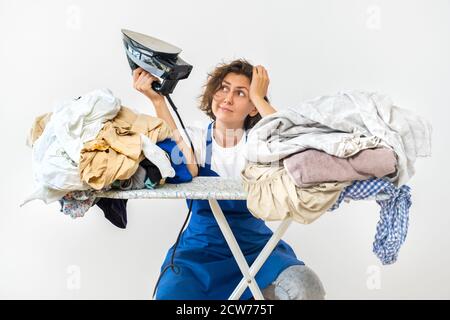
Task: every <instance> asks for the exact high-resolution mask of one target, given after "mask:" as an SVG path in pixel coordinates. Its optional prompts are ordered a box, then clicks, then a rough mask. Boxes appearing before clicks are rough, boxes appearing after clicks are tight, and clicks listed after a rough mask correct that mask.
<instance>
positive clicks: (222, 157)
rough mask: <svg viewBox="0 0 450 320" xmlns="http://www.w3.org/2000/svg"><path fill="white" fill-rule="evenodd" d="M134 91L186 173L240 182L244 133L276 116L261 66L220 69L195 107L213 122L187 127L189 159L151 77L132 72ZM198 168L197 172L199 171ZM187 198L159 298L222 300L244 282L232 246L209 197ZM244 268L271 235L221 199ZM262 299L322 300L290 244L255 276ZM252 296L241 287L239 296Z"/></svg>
mask: <svg viewBox="0 0 450 320" xmlns="http://www.w3.org/2000/svg"><path fill="white" fill-rule="evenodd" d="M133 80H134V88H135V89H137V90H138V91H140V92H141V93H143V94H144V95H145V96H147V97H148V98H149V99H150V100H151V102H152V104H153V106H154V108H155V111H156V115H157V116H158V117H159V118H161V119H164V120H165V121H166V122H167V124H168V125H169V126H170V127H171V128H172V129H173V131H174V139H175V141H176V142H177V145H178V146H179V148H180V149H181V150H182V152H183V154H184V155H185V157H186V159H187V162H188V168H189V171H190V172H191V174H192V176H197V175H198V176H221V177H232V178H239V177H240V172H241V170H242V169H243V168H244V166H245V159H244V157H243V147H244V145H245V142H246V132H247V131H248V130H249V129H251V128H252V127H253V126H254V125H255V124H256V123H257V122H258V121H259V120H260V119H261V117H265V116H267V115H269V114H272V113H274V112H276V110H275V109H274V108H273V107H272V106H271V105H270V103H269V102H268V99H267V97H266V95H267V89H268V85H269V77H268V74H267V71H266V69H265V68H264V67H262V66H256V67H253V66H252V65H251V64H250V63H249V62H247V61H246V60H242V59H240V60H235V61H233V62H231V63H229V64H221V65H219V66H217V67H216V68H215V70H214V71H213V72H212V73H210V74H209V77H208V80H207V83H206V85H205V89H204V92H203V94H202V95H201V99H200V100H201V101H200V109H201V110H202V111H204V112H205V113H206V114H207V115H208V116H209V117H210V118H211V119H212V120H213V122H212V123H210V124H209V125H208V127H207V128H205V130H202V129H200V128H197V129H194V128H188V129H187V132H188V134H189V136H190V137H191V139H192V143H193V146H194V149H195V156H194V153H193V152H192V150H191V148H190V147H189V146H188V145H187V144H186V143H185V141H184V140H183V138H182V137H181V135H180V133H179V132H178V130H177V126H176V124H175V121H174V120H173V118H172V116H171V114H170V111H169V108H168V107H167V104H166V102H165V98H164V97H163V96H161V95H159V94H158V93H157V92H155V91H153V90H152V88H151V84H152V82H153V81H155V80H157V78H155V77H154V76H152V75H151V74H149V73H148V72H146V71H144V70H142V69H140V68H138V69H136V70H135V71H134V72H133ZM197 163H198V164H199V165H200V167H198V166H197ZM191 201H192V217H191V219H190V221H189V224H188V226H187V228H186V229H185V230H184V232H183V233H182V235H181V238H180V241H179V245H178V247H177V248H176V255H175V260H174V264H175V267H173V268H168V266H169V265H170V263H171V256H172V253H173V249H174V247H172V248H170V250H169V252H168V253H167V256H166V259H165V261H164V263H163V266H162V270H163V271H164V274H163V275H162V277H161V279H160V282H159V286H158V291H157V295H156V298H157V299H227V298H228V297H229V296H230V295H231V293H232V291H233V289H234V288H235V287H236V285H237V284H238V283H239V281H240V280H241V279H242V273H241V272H240V270H239V268H238V265H237V263H236V261H235V260H234V257H233V255H232V254H231V251H230V249H229V248H228V245H227V243H226V242H225V239H224V237H223V235H222V233H221V231H220V229H219V227H218V225H217V222H216V221H215V219H214V216H213V214H212V212H211V208H210V206H209V203H208V201H207V200H188V205H189V204H191V203H190V202H191ZM219 204H220V207H221V209H222V211H223V212H224V214H225V216H226V218H227V221H228V223H229V224H230V227H231V229H232V231H233V234H234V235H235V237H236V240H237V241H238V243H239V246H240V248H241V250H242V251H243V253H244V255H245V257H246V259H247V262H248V263H249V265H251V263H252V262H253V261H254V260H255V259H256V257H257V255H258V254H259V253H260V251H261V250H262V248H263V247H264V245H265V244H266V243H267V241H268V240H269V238H270V237H271V236H272V231H271V230H270V229H269V228H268V227H267V226H266V225H265V224H264V222H263V221H262V220H260V219H257V218H255V217H254V216H253V215H252V214H251V213H250V212H249V210H248V209H247V205H246V201H245V200H226V201H219ZM256 281H257V283H258V285H259V286H260V288H264V289H263V295H264V297H265V298H267V299H321V298H323V297H324V290H323V287H322V284H321V283H320V280H319V279H318V277H317V276H316V275H315V274H314V272H313V271H312V270H311V269H309V268H308V267H306V266H305V265H304V263H303V262H301V261H300V260H298V259H297V258H296V256H295V253H294V252H293V250H292V249H291V247H290V246H289V245H288V244H286V243H285V242H284V241H280V242H279V244H278V245H277V247H276V248H275V250H274V251H273V252H272V254H271V255H270V256H269V258H268V259H267V261H266V262H265V264H264V265H263V267H262V268H261V269H260V271H259V272H258V274H257V275H256ZM251 297H252V295H251V292H250V290H249V289H248V288H247V289H246V291H245V292H244V294H243V295H242V297H241V298H242V299H250V298H251Z"/></svg>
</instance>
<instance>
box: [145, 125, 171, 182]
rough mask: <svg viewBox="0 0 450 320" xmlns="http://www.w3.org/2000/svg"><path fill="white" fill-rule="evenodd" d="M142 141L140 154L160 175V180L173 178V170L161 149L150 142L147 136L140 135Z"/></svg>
mask: <svg viewBox="0 0 450 320" xmlns="http://www.w3.org/2000/svg"><path fill="white" fill-rule="evenodd" d="M141 139H142V152H143V153H144V156H145V157H146V158H147V159H148V160H149V161H151V162H152V163H153V164H154V165H155V166H156V167H157V168H158V169H159V172H160V173H161V177H162V178H167V177H169V178H173V177H175V169H174V168H173V167H172V164H171V162H170V157H169V155H168V154H167V152H165V151H164V150H163V149H161V148H160V147H159V146H158V145H157V144H155V143H153V142H152V141H150V139H149V138H147V136H145V135H143V134H141Z"/></svg>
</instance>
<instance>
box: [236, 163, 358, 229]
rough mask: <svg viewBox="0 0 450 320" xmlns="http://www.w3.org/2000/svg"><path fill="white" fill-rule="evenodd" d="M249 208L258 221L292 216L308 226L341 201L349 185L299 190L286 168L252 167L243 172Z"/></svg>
mask: <svg viewBox="0 0 450 320" xmlns="http://www.w3.org/2000/svg"><path fill="white" fill-rule="evenodd" d="M241 177H242V181H243V186H244V190H245V191H246V192H247V193H248V197H247V207H248V209H249V210H250V212H251V213H252V214H253V215H254V216H255V217H257V218H260V219H263V220H266V221H273V220H283V219H285V218H286V217H287V216H291V217H292V218H293V219H294V220H295V221H297V222H300V223H303V224H309V223H311V222H313V221H315V220H316V219H317V218H319V217H320V216H321V215H322V214H324V213H325V212H326V211H327V210H328V209H329V208H330V207H331V206H332V205H333V204H334V203H335V202H336V200H337V199H338V197H339V195H340V194H341V191H342V190H343V189H344V188H345V187H346V186H348V185H349V184H350V183H348V182H330V183H321V184H318V185H315V186H311V187H308V188H299V187H297V186H296V185H295V184H294V182H293V181H292V180H291V178H290V177H289V176H288V174H287V172H286V169H285V168H284V167H283V166H268V165H259V164H249V165H247V166H246V167H245V169H244V170H243V171H242V172H241Z"/></svg>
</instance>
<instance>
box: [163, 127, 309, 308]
mask: <svg viewBox="0 0 450 320" xmlns="http://www.w3.org/2000/svg"><path fill="white" fill-rule="evenodd" d="M211 155H212V123H210V124H209V126H208V133H207V138H206V161H205V167H200V171H199V176H209V177H211V176H212V177H217V176H218V174H217V173H216V172H214V171H213V170H211ZM190 201H193V203H192V216H191V219H190V221H189V224H188V226H187V227H186V229H185V230H184V231H183V233H182V235H181V238H180V242H179V244H178V247H177V249H176V253H175V258H174V264H175V265H176V267H175V268H174V269H172V268H168V269H167V270H166V272H165V273H164V274H163V275H162V277H161V279H160V282H159V285H158V291H157V293H156V299H171V300H179V299H180V300H211V299H212V300H225V299H228V298H229V296H230V295H231V293H232V292H233V291H234V289H235V288H236V286H237V285H238V283H239V282H240V280H241V279H242V277H243V275H242V273H241V271H240V270H239V267H238V265H237V263H236V260H235V259H234V257H233V255H232V253H231V250H230V249H229V247H228V244H227V242H226V241H225V238H224V236H223V234H222V232H221V231H220V229H219V226H218V224H217V221H216V219H215V218H214V215H213V213H212V211H211V208H210V206H209V202H208V200H192V199H188V200H187V203H188V206H189V204H190ZM218 203H219V205H220V208H221V209H222V211H223V213H224V215H225V217H226V219H227V221H228V224H229V225H230V228H231V230H232V231H233V234H234V236H235V237H236V240H237V242H238V244H239V247H240V248H241V250H242V252H243V254H244V256H245V258H246V260H247V263H248V264H249V265H251V264H252V263H253V261H255V259H256V257H257V256H258V255H259V253H260V252H261V250H262V249H263V247H264V246H265V245H266V243H267V241H268V240H269V238H270V237H271V236H272V231H271V230H270V229H269V228H268V227H267V226H266V224H265V223H264V221H263V220H261V219H257V218H255V217H254V216H253V215H252V214H251V213H250V211H249V210H248V208H247V204H246V200H219V201H218ZM173 249H174V247H173V246H172V247H171V248H170V249H169V251H168V253H167V256H166V259H165V261H164V263H163V265H162V267H161V271H162V270H164V269H165V268H166V266H168V265H169V264H170V259H171V255H172V252H173ZM299 264H304V263H303V262H302V261H299V260H298V259H297V258H296V256H295V253H294V251H293V250H292V248H291V247H290V246H289V245H288V244H287V243H286V242H284V241H282V240H281V241H280V242H279V243H278V245H277V246H276V248H275V250H274V251H273V252H272V253H271V255H270V256H269V258H268V259H267V260H266V262H265V263H264V265H263V266H262V267H261V269H260V270H259V272H258V273H257V274H256V277H255V278H256V282H257V283H258V285H259V287H260V288H261V289H263V288H266V287H267V286H269V285H270V284H271V283H272V282H273V281H274V280H275V279H276V278H277V277H278V275H279V274H280V273H281V271H283V270H284V269H286V268H287V267H289V266H292V265H299ZM251 297H252V294H251V292H250V290H249V289H248V288H247V289H246V290H245V291H244V293H243V295H242V296H241V299H244V300H247V299H250V298H251Z"/></svg>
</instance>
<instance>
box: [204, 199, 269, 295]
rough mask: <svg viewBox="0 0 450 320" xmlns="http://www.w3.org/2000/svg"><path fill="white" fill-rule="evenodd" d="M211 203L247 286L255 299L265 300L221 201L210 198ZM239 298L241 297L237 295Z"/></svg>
mask: <svg viewBox="0 0 450 320" xmlns="http://www.w3.org/2000/svg"><path fill="white" fill-rule="evenodd" d="M209 205H210V206H211V210H212V212H213V214H214V217H215V218H216V220H217V224H218V225H219V228H220V230H221V231H222V234H223V236H224V237H225V240H226V241H227V243H228V246H229V247H230V250H231V252H232V253H233V256H234V258H235V259H236V262H237V264H238V266H239V269H240V270H241V272H242V274H243V275H244V281H246V282H247V283H246V286H248V287H249V288H250V291H251V292H252V294H253V297H254V298H255V300H264V296H263V295H262V292H261V289H260V288H259V287H258V284H257V283H256V281H255V278H254V277H253V276H251V275H250V268H249V266H248V263H247V260H245V257H244V254H243V253H242V250H241V249H240V248H239V244H238V243H237V241H236V238H235V237H234V235H233V232H232V231H231V228H230V225H229V224H228V222H227V220H226V218H225V215H224V214H223V212H222V209H221V208H220V206H219V203H218V202H217V200H216V199H209ZM237 299H239V297H237Z"/></svg>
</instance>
